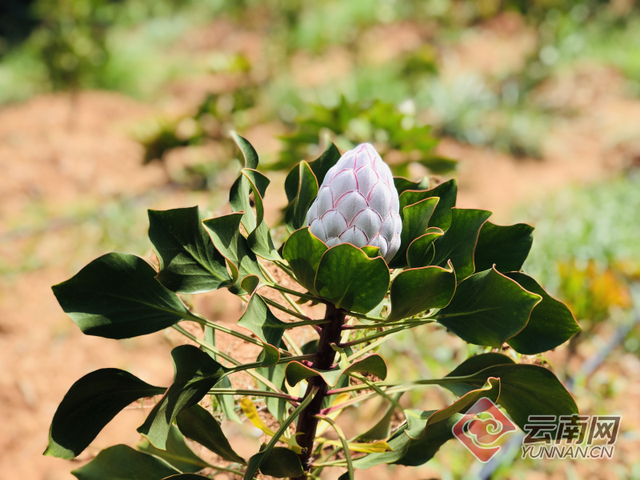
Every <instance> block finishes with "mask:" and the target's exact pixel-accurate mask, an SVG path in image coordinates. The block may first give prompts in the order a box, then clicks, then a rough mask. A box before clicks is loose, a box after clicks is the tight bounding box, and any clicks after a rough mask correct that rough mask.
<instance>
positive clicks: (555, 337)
mask: <svg viewBox="0 0 640 480" xmlns="http://www.w3.org/2000/svg"><path fill="white" fill-rule="evenodd" d="M506 276H507V277H509V278H511V279H513V280H515V281H516V282H518V284H520V286H521V287H523V288H525V289H526V290H528V291H529V292H532V293H536V294H538V295H540V296H541V297H542V301H541V302H540V303H539V304H538V305H536V306H535V308H534V309H533V312H531V317H530V318H529V323H527V326H526V327H524V329H523V330H522V331H521V332H520V333H518V334H517V335H516V336H514V337H512V338H510V339H509V340H508V341H507V343H508V344H509V345H511V347H513V349H514V350H515V351H517V352H519V353H524V354H525V355H534V354H536V353H541V352H546V351H547V350H551V349H552V348H556V347H557V346H558V345H561V344H563V343H564V342H566V341H567V340H569V339H570V338H571V337H572V336H573V335H575V334H576V333H578V332H579V331H580V326H579V325H578V322H576V319H575V318H574V316H573V314H572V313H571V311H570V310H569V309H568V308H567V306H566V305H564V304H563V303H562V302H559V301H558V300H556V299H555V298H553V297H552V296H551V295H549V294H548V293H547V292H546V291H545V290H544V289H543V288H542V287H541V286H540V285H539V284H538V282H536V281H535V280H534V279H533V278H531V277H529V276H528V275H525V274H524V273H520V272H511V273H507V274H506Z"/></svg>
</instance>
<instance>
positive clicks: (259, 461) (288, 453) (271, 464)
mask: <svg viewBox="0 0 640 480" xmlns="http://www.w3.org/2000/svg"><path fill="white" fill-rule="evenodd" d="M258 468H259V469H260V471H261V472H262V473H263V474H264V475H270V476H272V477H275V478H296V477H299V476H301V475H304V470H303V469H302V463H300V459H299V458H298V455H296V454H295V453H294V452H293V451H292V450H289V449H288V448H284V447H274V448H273V449H272V450H271V451H270V452H259V453H256V454H255V455H254V456H253V457H251V459H249V467H248V468H247V471H248V472H255V471H257V470H258ZM245 478H247V475H246V474H245ZM249 478H252V476H250V477H249Z"/></svg>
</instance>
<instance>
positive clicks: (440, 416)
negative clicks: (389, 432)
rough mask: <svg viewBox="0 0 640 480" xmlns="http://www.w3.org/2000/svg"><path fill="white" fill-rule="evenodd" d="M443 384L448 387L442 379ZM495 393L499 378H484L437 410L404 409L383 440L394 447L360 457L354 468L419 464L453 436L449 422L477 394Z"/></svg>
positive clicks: (478, 395) (453, 421) (462, 410)
mask: <svg viewBox="0 0 640 480" xmlns="http://www.w3.org/2000/svg"><path fill="white" fill-rule="evenodd" d="M443 386H446V387H447V388H448V386H447V384H446V383H445V382H443ZM499 394H500V380H498V379H497V378H487V381H486V382H484V384H483V385H481V386H480V388H474V389H470V390H469V391H468V392H466V393H465V394H464V395H463V396H462V397H461V398H459V399H458V400H456V401H455V402H454V403H453V404H451V405H449V406H447V407H445V408H443V409H441V410H437V411H436V410H431V411H426V412H425V411H420V410H405V411H404V414H405V417H406V419H407V423H406V425H404V426H403V427H401V429H400V430H399V431H398V432H397V433H396V434H394V436H393V437H391V439H390V440H389V441H388V442H387V443H388V444H389V446H390V447H391V448H393V450H394V451H393V452H385V453H376V454H371V455H367V456H365V457H361V458H360V459H358V460H356V461H355V462H354V465H355V466H356V467H357V468H369V467H372V466H375V465H379V464H380V463H396V464H400V465H409V466H418V465H422V464H424V463H426V462H428V461H429V460H431V459H432V458H433V456H434V455H435V454H436V452H437V451H438V449H439V448H440V447H441V446H442V445H443V444H444V443H446V442H447V441H449V440H451V439H452V438H453V432H452V428H453V425H455V424H456V422H457V421H458V420H459V419H460V418H461V417H462V415H461V414H462V413H464V412H466V411H467V410H469V408H471V407H472V406H473V405H474V404H475V403H476V402H477V401H478V400H479V399H480V398H483V397H487V398H490V399H491V400H495V399H496V398H498V395H499Z"/></svg>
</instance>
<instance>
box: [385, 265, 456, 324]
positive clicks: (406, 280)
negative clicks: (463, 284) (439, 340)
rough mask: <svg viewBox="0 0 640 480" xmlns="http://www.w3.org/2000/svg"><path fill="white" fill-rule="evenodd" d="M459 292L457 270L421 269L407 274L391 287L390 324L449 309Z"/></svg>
mask: <svg viewBox="0 0 640 480" xmlns="http://www.w3.org/2000/svg"><path fill="white" fill-rule="evenodd" d="M455 291H456V274H455V272H454V271H453V267H451V264H449V268H448V269H445V268H442V267H421V268H410V269H406V270H403V271H402V272H400V274H399V275H398V276H397V277H395V278H394V280H393V282H392V283H391V313H390V314H389V316H388V317H387V320H388V321H393V320H401V319H403V318H407V317H412V316H413V315H417V314H419V313H421V312H424V311H425V310H430V309H432V308H444V307H446V306H447V305H448V304H449V302H450V301H451V299H452V298H453V294H454V292H455Z"/></svg>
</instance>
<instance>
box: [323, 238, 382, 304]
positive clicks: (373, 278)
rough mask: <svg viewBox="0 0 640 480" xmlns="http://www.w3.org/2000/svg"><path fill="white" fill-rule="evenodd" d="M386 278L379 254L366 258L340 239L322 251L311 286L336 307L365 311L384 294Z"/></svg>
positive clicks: (358, 250) (362, 253)
mask: <svg viewBox="0 0 640 480" xmlns="http://www.w3.org/2000/svg"><path fill="white" fill-rule="evenodd" d="M389 278H390V274H389V268H388V267H387V263H386V262H385V261H384V259H383V258H382V257H377V258H369V257H368V256H367V254H366V253H364V252H363V251H362V250H360V249H359V248H357V247H354V246H353V245H351V244H348V243H342V244H340V245H336V246H335V247H332V248H330V249H329V250H327V251H326V252H325V253H324V254H323V255H322V258H321V259H320V263H319V265H318V272H317V274H316V280H315V284H314V287H315V291H316V292H318V294H319V295H320V296H321V297H322V298H324V299H326V300H328V301H329V302H331V303H333V304H334V305H335V306H336V308H342V309H344V310H350V311H353V312H357V313H367V312H368V311H370V310H371V309H373V308H374V307H375V306H376V305H378V304H379V303H380V302H381V301H382V299H383V298H384V296H385V295H386V293H387V289H388V288H389Z"/></svg>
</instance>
